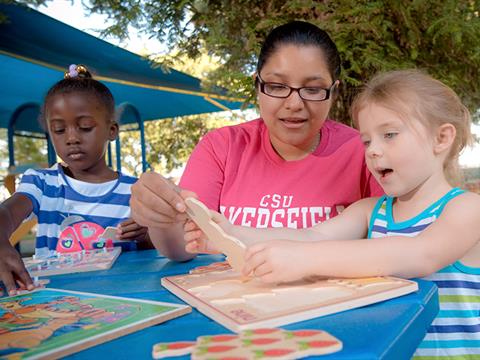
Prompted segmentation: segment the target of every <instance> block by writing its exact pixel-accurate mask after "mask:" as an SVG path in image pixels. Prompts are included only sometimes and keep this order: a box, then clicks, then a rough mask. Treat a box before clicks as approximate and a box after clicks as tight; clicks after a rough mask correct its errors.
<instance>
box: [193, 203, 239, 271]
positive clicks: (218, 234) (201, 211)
mask: <svg viewBox="0 0 480 360" xmlns="http://www.w3.org/2000/svg"><path fill="white" fill-rule="evenodd" d="M185 204H186V205H187V214H188V216H189V217H190V218H191V219H192V221H193V222H195V224H197V226H198V227H199V228H200V229H201V230H202V231H203V232H204V233H205V235H206V236H207V238H208V240H209V241H211V242H212V244H213V245H214V246H215V247H216V248H217V250H219V251H220V252H222V253H223V254H225V255H226V257H227V258H226V259H227V261H228V263H229V264H230V265H231V266H232V268H233V269H234V270H235V271H237V272H241V271H242V269H243V266H244V263H245V259H244V257H245V249H246V246H245V244H244V243H242V242H241V241H240V240H239V239H237V238H235V237H233V236H230V235H228V234H226V233H225V231H223V229H222V228H221V227H220V226H219V225H218V224H217V223H215V222H214V221H213V220H212V217H211V214H210V210H208V208H207V207H206V206H205V205H204V204H203V203H202V202H200V201H199V200H197V199H195V198H187V199H185Z"/></svg>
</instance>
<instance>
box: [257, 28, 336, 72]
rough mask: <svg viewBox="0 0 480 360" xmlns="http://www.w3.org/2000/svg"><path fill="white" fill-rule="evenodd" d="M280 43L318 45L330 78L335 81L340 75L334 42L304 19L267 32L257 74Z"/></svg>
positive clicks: (259, 57)
mask: <svg viewBox="0 0 480 360" xmlns="http://www.w3.org/2000/svg"><path fill="white" fill-rule="evenodd" d="M281 45H296V46H315V47H318V48H319V49H320V50H321V51H322V53H323V54H324V57H325V62H326V63H327V67H328V70H329V72H330V76H331V77H332V80H333V81H335V80H337V79H338V77H339V76H340V68H341V61H340V55H339V53H338V50H337V47H336V46H335V43H334V42H333V41H332V39H331V38H330V36H328V34H327V33H326V32H325V31H323V30H322V29H320V28H319V27H318V26H315V25H313V24H310V23H308V22H305V21H291V22H289V23H286V24H284V25H280V26H278V27H276V28H275V29H273V30H272V31H271V32H270V33H269V34H268V36H267V38H266V39H265V41H264V42H263V45H262V49H261V50H260V55H259V56H258V62H257V73H258V74H259V73H260V71H261V70H262V68H263V66H264V65H265V63H266V62H267V61H268V59H269V58H270V56H271V55H272V54H273V53H274V52H275V51H276V50H277V49H278V48H279V47H280V46H281Z"/></svg>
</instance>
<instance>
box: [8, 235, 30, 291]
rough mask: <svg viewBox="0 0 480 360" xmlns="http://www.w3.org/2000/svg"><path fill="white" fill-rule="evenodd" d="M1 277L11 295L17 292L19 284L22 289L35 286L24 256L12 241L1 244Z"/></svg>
mask: <svg viewBox="0 0 480 360" xmlns="http://www.w3.org/2000/svg"><path fill="white" fill-rule="evenodd" d="M0 278H1V280H2V281H3V284H4V285H5V288H6V289H7V291H8V295H10V296H12V295H16V294H17V286H18V288H19V289H20V290H29V291H30V290H33V289H34V288H35V286H34V285H33V281H32V278H31V277H30V275H29V274H28V272H27V269H25V265H24V264H23V261H22V258H21V257H20V255H19V254H18V252H17V251H16V250H15V249H14V248H13V247H12V246H11V245H10V243H6V244H2V245H1V246H0Z"/></svg>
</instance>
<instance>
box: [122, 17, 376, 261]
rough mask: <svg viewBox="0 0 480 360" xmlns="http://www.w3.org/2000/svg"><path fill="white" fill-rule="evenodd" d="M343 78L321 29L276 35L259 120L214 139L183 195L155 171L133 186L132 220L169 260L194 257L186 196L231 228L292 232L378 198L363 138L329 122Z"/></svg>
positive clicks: (203, 146)
mask: <svg viewBox="0 0 480 360" xmlns="http://www.w3.org/2000/svg"><path fill="white" fill-rule="evenodd" d="M339 75H340V57H339V54H338V51H337V48H336V46H335V44H334V43H333V41H332V40H331V39H330V37H329V36H328V34H327V33H325V32H324V31H323V30H321V29H319V28H318V27H316V26H315V25H312V24H309V23H306V22H300V21H294V22H290V23H288V24H285V25H282V26H279V27H277V28H275V29H274V30H273V31H272V32H271V33H270V34H269V35H268V36H267V38H266V40H265V42H264V44H263V46H262V49H261V52H260V55H259V59H258V64H257V72H256V75H255V86H256V90H257V94H258V104H259V109H260V115H261V118H259V119H256V120H253V121H249V122H246V123H243V124H240V125H236V126H228V127H224V128H221V129H217V130H214V131H212V132H210V133H208V134H207V135H206V136H205V137H204V138H203V139H202V140H201V141H200V143H199V144H198V145H197V147H196V148H195V150H194V151H193V153H192V155H191V157H190V159H189V161H188V164H187V167H186V169H185V172H184V174H183V176H182V178H181V180H180V184H179V186H180V189H178V188H176V187H175V186H174V185H173V184H171V183H169V182H168V181H167V180H166V179H165V178H163V177H162V176H161V175H160V174H157V173H153V172H150V173H145V174H143V175H142V176H141V177H140V180H139V181H138V182H137V183H136V184H135V185H134V186H133V187H132V199H131V202H130V204H131V207H132V216H133V218H134V219H135V221H137V222H138V223H139V224H141V225H143V226H148V228H149V234H150V238H151V239H152V242H153V243H154V244H155V246H156V248H157V249H158V250H160V251H161V252H162V253H163V254H164V255H165V256H167V257H169V258H171V259H173V260H179V261H182V260H187V259H189V258H192V257H193V256H194V255H192V254H190V253H188V252H187V251H186V249H185V242H184V240H183V229H182V224H183V222H184V221H185V219H186V215H185V204H184V202H183V199H182V196H181V195H183V196H185V195H186V194H187V192H186V191H184V190H181V189H186V190H188V191H189V192H193V193H195V194H196V195H197V196H198V198H199V199H200V200H201V201H202V202H204V203H205V204H206V205H207V206H208V207H209V208H211V209H214V210H217V211H220V212H222V213H223V214H224V215H225V216H226V217H227V218H228V219H229V220H230V221H231V222H232V223H234V224H238V225H244V226H252V227H285V226H288V227H291V228H304V227H309V226H313V225H315V224H317V223H319V222H321V221H324V220H326V219H328V218H330V217H333V216H336V215H337V214H338V213H339V212H340V211H342V210H343V209H344V208H345V207H347V206H348V205H350V204H351V203H353V202H355V201H357V200H359V199H361V198H364V197H369V196H372V195H379V194H381V193H382V191H381V189H380V187H379V186H378V184H377V183H376V182H375V180H374V179H373V177H372V176H371V174H370V173H369V172H368V170H367V169H366V165H365V160H364V149H363V145H362V143H361V141H360V137H359V135H358V132H357V131H356V130H354V129H352V128H349V127H347V126H345V125H342V124H340V123H336V122H334V121H332V120H328V119H327V116H328V113H329V111H330V108H331V106H332V104H333V101H334V98H335V93H336V91H337V89H338V86H339V80H338V78H339ZM182 192H183V193H182ZM190 194H191V193H190Z"/></svg>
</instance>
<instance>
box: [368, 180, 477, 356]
mask: <svg viewBox="0 0 480 360" xmlns="http://www.w3.org/2000/svg"><path fill="white" fill-rule="evenodd" d="M463 193H464V190H461V189H458V188H454V189H452V190H450V191H449V192H448V193H447V194H445V195H444V196H443V197H442V198H441V199H439V200H438V201H436V202H435V203H433V204H432V205H430V206H429V207H428V208H427V209H425V210H424V211H422V212H421V213H420V214H418V215H417V216H415V217H413V218H411V219H409V220H407V221H402V222H395V220H394V219H393V212H392V204H393V198H391V197H388V196H383V197H381V198H380V199H379V200H378V202H377V204H376V206H375V208H374V210H373V213H372V218H371V219H370V225H369V229H368V237H369V238H379V237H386V236H409V237H413V236H415V235H417V234H419V233H420V232H422V231H423V230H424V229H425V228H426V227H428V226H429V225H430V224H431V223H432V222H434V221H435V220H436V219H437V218H438V217H439V216H440V214H441V213H442V210H443V209H444V207H445V205H446V204H447V203H448V202H449V201H450V200H451V199H453V198H454V197H456V196H458V195H460V194H463ZM424 279H425V280H430V281H433V282H435V283H436V285H437V286H438V294H439V300H440V311H439V313H438V315H437V317H436V318H435V320H434V321H433V323H432V324H431V326H430V327H429V329H428V330H427V334H426V336H425V338H424V339H423V341H422V343H421V344H420V345H419V347H418V349H417V351H416V352H415V354H414V358H415V359H418V360H429V359H439V358H440V359H442V358H444V359H447V358H448V359H467V360H468V359H471V360H473V359H480V318H479V310H480V268H474V267H469V266H465V265H463V264H462V263H461V262H460V261H456V262H455V263H453V264H451V265H448V266H446V267H445V268H443V269H441V270H439V271H438V272H436V273H434V274H432V275H430V276H427V277H425V278H424Z"/></svg>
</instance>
